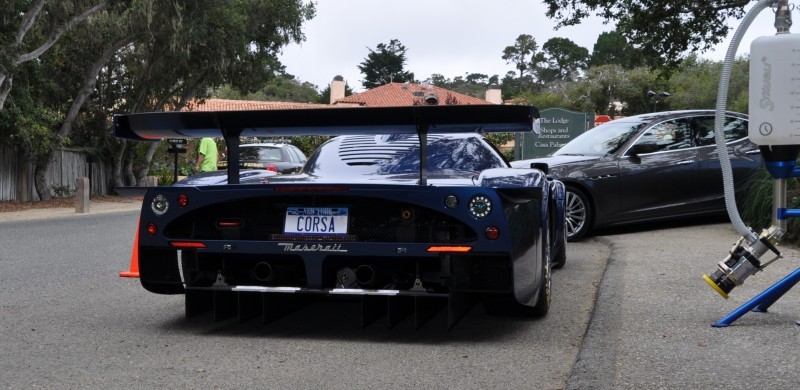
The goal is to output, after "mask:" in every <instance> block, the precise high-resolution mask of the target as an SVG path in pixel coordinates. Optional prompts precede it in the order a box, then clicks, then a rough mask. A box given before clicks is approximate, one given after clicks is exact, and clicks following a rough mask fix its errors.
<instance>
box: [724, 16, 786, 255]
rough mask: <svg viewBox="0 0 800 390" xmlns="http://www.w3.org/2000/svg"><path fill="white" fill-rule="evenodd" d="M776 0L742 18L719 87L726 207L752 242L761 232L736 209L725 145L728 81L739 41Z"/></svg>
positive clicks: (732, 221) (736, 223)
mask: <svg viewBox="0 0 800 390" xmlns="http://www.w3.org/2000/svg"><path fill="white" fill-rule="evenodd" d="M773 2H774V0H760V1H759V2H758V3H756V5H755V6H753V8H751V9H750V11H748V12H747V14H746V15H745V16H744V18H743V19H742V22H741V23H740V24H739V27H737V28H736V32H735V33H734V34H733V39H732V40H731V43H730V45H729V46H728V51H727V53H726V54H725V62H724V63H723V65H722V73H721V74H720V78H719V87H718V89H717V109H716V113H715V117H714V139H715V141H716V144H717V152H718V153H719V163H720V168H721V169H722V185H723V189H724V191H725V207H726V208H727V210H728V217H729V218H730V219H731V223H732V224H733V227H734V228H735V229H736V231H738V232H739V234H741V235H742V236H743V237H746V238H747V241H748V242H753V241H755V240H757V239H758V235H757V234H756V233H754V232H753V230H752V229H750V228H749V227H747V225H745V224H744V221H742V217H741V216H740V215H739V210H738V209H737V208H736V194H735V191H734V188H733V170H732V169H731V158H730V155H729V154H728V147H727V146H726V145H725V111H726V108H727V106H728V84H729V83H730V79H731V68H733V62H734V60H735V59H736V50H737V49H738V48H739V43H740V42H741V41H742V37H743V36H744V33H745V32H746V31H747V29H748V28H749V27H750V24H751V23H753V20H754V19H755V18H756V16H758V14H759V13H760V12H761V11H763V10H764V9H765V8H768V7H770V6H771V5H772V3H773Z"/></svg>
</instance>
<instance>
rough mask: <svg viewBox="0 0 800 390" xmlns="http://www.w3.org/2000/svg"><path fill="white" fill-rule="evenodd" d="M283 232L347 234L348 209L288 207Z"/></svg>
mask: <svg viewBox="0 0 800 390" xmlns="http://www.w3.org/2000/svg"><path fill="white" fill-rule="evenodd" d="M283 232H284V233H291V234H309V235H312V234H347V208H346V207H287V208H286V222H285V223H284V224H283Z"/></svg>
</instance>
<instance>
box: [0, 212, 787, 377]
mask: <svg viewBox="0 0 800 390" xmlns="http://www.w3.org/2000/svg"><path fill="white" fill-rule="evenodd" d="M136 218H137V212H130V211H129V212H112V213H107V214H96V215H74V214H73V215H66V216H60V217H57V218H49V219H40V220H22V221H8V222H0V305H1V306H0V308H1V312H2V313H1V315H0V345H2V348H0V387H2V388H10V389H16V388H58V389H64V388H103V389H110V388H208V387H213V388H281V389H283V388H314V389H318V388H325V389H375V388H414V387H419V388H426V389H445V388H446V389H453V388H455V389H477V388H483V389H492V388H502V389H507V388H514V389H562V388H569V389H659V388H663V389H695V388H722V389H753V388H758V389H762V388H763V389H796V388H799V387H800V373H798V371H797V369H796V367H798V363H800V353H798V352H797V349H798V346H799V345H800V343H798V341H800V340H799V339H800V326H798V325H796V324H795V320H797V319H800V310H799V309H800V305H798V303H800V302H798V301H799V300H800V299H799V298H798V294H797V291H790V292H789V293H788V294H786V295H785V296H784V297H783V298H782V299H781V300H779V301H778V302H776V303H775V304H774V305H773V306H772V307H771V308H770V312H769V313H748V314H746V315H745V316H743V317H742V318H741V319H739V320H738V321H737V322H735V323H734V324H733V325H732V326H730V327H727V328H713V327H711V326H710V325H711V324H712V323H713V322H715V321H717V320H718V319H720V318H721V317H722V316H724V315H726V314H728V313H729V312H731V311H732V310H734V309H736V308H737V307H739V306H740V305H742V304H743V303H745V302H746V301H747V300H749V299H750V298H751V297H753V296H755V295H756V294H758V293H759V292H761V291H762V290H764V289H765V288H767V287H769V286H770V285H771V284H772V283H774V282H776V281H777V280H779V279H780V278H782V277H783V276H784V275H786V274H788V273H789V272H791V271H792V270H794V269H795V268H796V267H797V266H798V265H797V263H798V262H797V251H796V250H793V249H786V248H783V251H784V255H785V256H786V258H785V259H782V260H779V261H778V262H776V263H775V264H773V265H771V266H770V267H769V268H767V269H766V270H765V271H764V272H762V273H759V274H757V275H755V276H752V277H751V278H749V279H748V280H747V282H746V283H745V284H744V285H743V286H740V287H737V288H736V289H735V290H734V291H733V292H732V293H731V298H730V299H729V300H727V301H726V300H724V299H722V298H721V297H719V296H718V295H716V293H714V292H713V291H712V290H711V289H710V288H709V287H708V286H707V285H706V284H705V282H703V281H702V279H701V275H702V274H703V273H708V272H711V270H712V269H713V267H714V265H715V264H716V262H718V261H719V260H721V259H722V258H723V257H724V255H725V254H726V253H727V251H728V250H729V249H730V246H731V244H732V243H733V242H734V241H735V240H736V239H737V238H738V237H737V235H736V233H735V232H734V231H733V230H732V229H731V228H730V227H729V226H728V224H727V223H724V222H720V221H715V222H713V223H708V224H686V223H682V224H678V225H660V226H658V225H657V226H655V228H652V229H651V230H644V229H643V228H642V227H637V229H636V230H633V229H627V230H618V231H610V232H605V233H603V234H602V235H599V236H596V237H594V238H590V239H588V240H585V241H582V242H580V243H570V245H569V249H568V262H567V265H566V267H565V268H564V269H562V270H557V271H556V272H555V274H554V285H555V286H554V287H555V291H554V297H553V299H554V306H553V309H552V311H551V312H550V314H549V315H548V316H547V317H545V318H543V319H538V320H515V319H506V318H498V317H489V316H487V315H486V314H485V313H484V312H483V310H482V309H481V308H480V307H476V308H474V309H473V310H472V311H471V312H470V313H469V314H468V315H467V316H466V317H465V318H464V319H462V320H461V322H459V323H458V324H457V325H456V326H455V328H453V329H452V330H450V331H447V330H445V322H446V319H445V316H444V313H440V315H438V316H437V317H435V318H434V319H433V320H432V321H431V322H430V323H427V324H426V325H425V326H424V327H422V328H421V329H419V330H415V329H414V328H413V324H412V323H411V321H410V320H406V321H404V322H402V323H400V324H399V325H398V326H396V327H394V328H391V329H387V328H386V327H385V325H384V324H383V323H381V322H377V323H374V324H372V325H370V326H368V327H366V328H364V329H362V328H361V327H360V326H359V314H358V308H357V306H355V305H352V304H349V303H346V302H331V303H326V304H315V305H312V306H311V307H308V308H306V309H304V310H302V311H299V312H297V313H294V314H292V315H290V316H288V317H285V318H282V319H280V320H278V321H276V322H274V323H271V324H268V325H262V324H261V323H260V322H259V321H251V322H247V323H243V324H239V323H236V322H235V320H231V321H222V322H214V321H213V320H212V319H211V318H210V317H200V318H192V319H191V320H186V319H185V318H184V317H183V300H182V296H163V295H155V294H151V293H148V292H146V291H145V290H144V289H142V288H141V286H140V285H139V283H138V281H137V280H135V279H123V278H119V277H117V274H118V272H119V271H122V270H125V269H127V266H128V262H129V259H130V247H131V244H132V232H133V230H134V226H135V224H136Z"/></svg>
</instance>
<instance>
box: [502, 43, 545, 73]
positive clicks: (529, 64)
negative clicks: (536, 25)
mask: <svg viewBox="0 0 800 390" xmlns="http://www.w3.org/2000/svg"><path fill="white" fill-rule="evenodd" d="M538 50H539V44H537V43H536V39H535V38H533V37H532V36H530V35H528V34H520V35H519V36H518V37H517V40H516V42H514V45H513V46H506V48H505V49H503V57H502V58H503V59H504V60H506V64H514V69H516V70H518V71H519V78H520V79H522V78H523V77H524V76H525V73H530V72H532V71H533V70H534V69H536V67H537V66H538V64H539V62H541V61H543V60H544V58H543V57H542V56H541V54H540V53H538V52H537V51H538Z"/></svg>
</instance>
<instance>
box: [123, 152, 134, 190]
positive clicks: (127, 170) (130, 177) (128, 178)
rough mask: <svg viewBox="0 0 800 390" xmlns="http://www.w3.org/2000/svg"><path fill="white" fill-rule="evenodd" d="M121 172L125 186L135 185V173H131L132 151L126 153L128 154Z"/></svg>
mask: <svg viewBox="0 0 800 390" xmlns="http://www.w3.org/2000/svg"><path fill="white" fill-rule="evenodd" d="M122 173H123V175H124V176H125V185H126V186H135V185H136V175H134V174H133V155H132V153H128V156H127V158H126V159H125V165H124V166H123V172H122Z"/></svg>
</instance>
